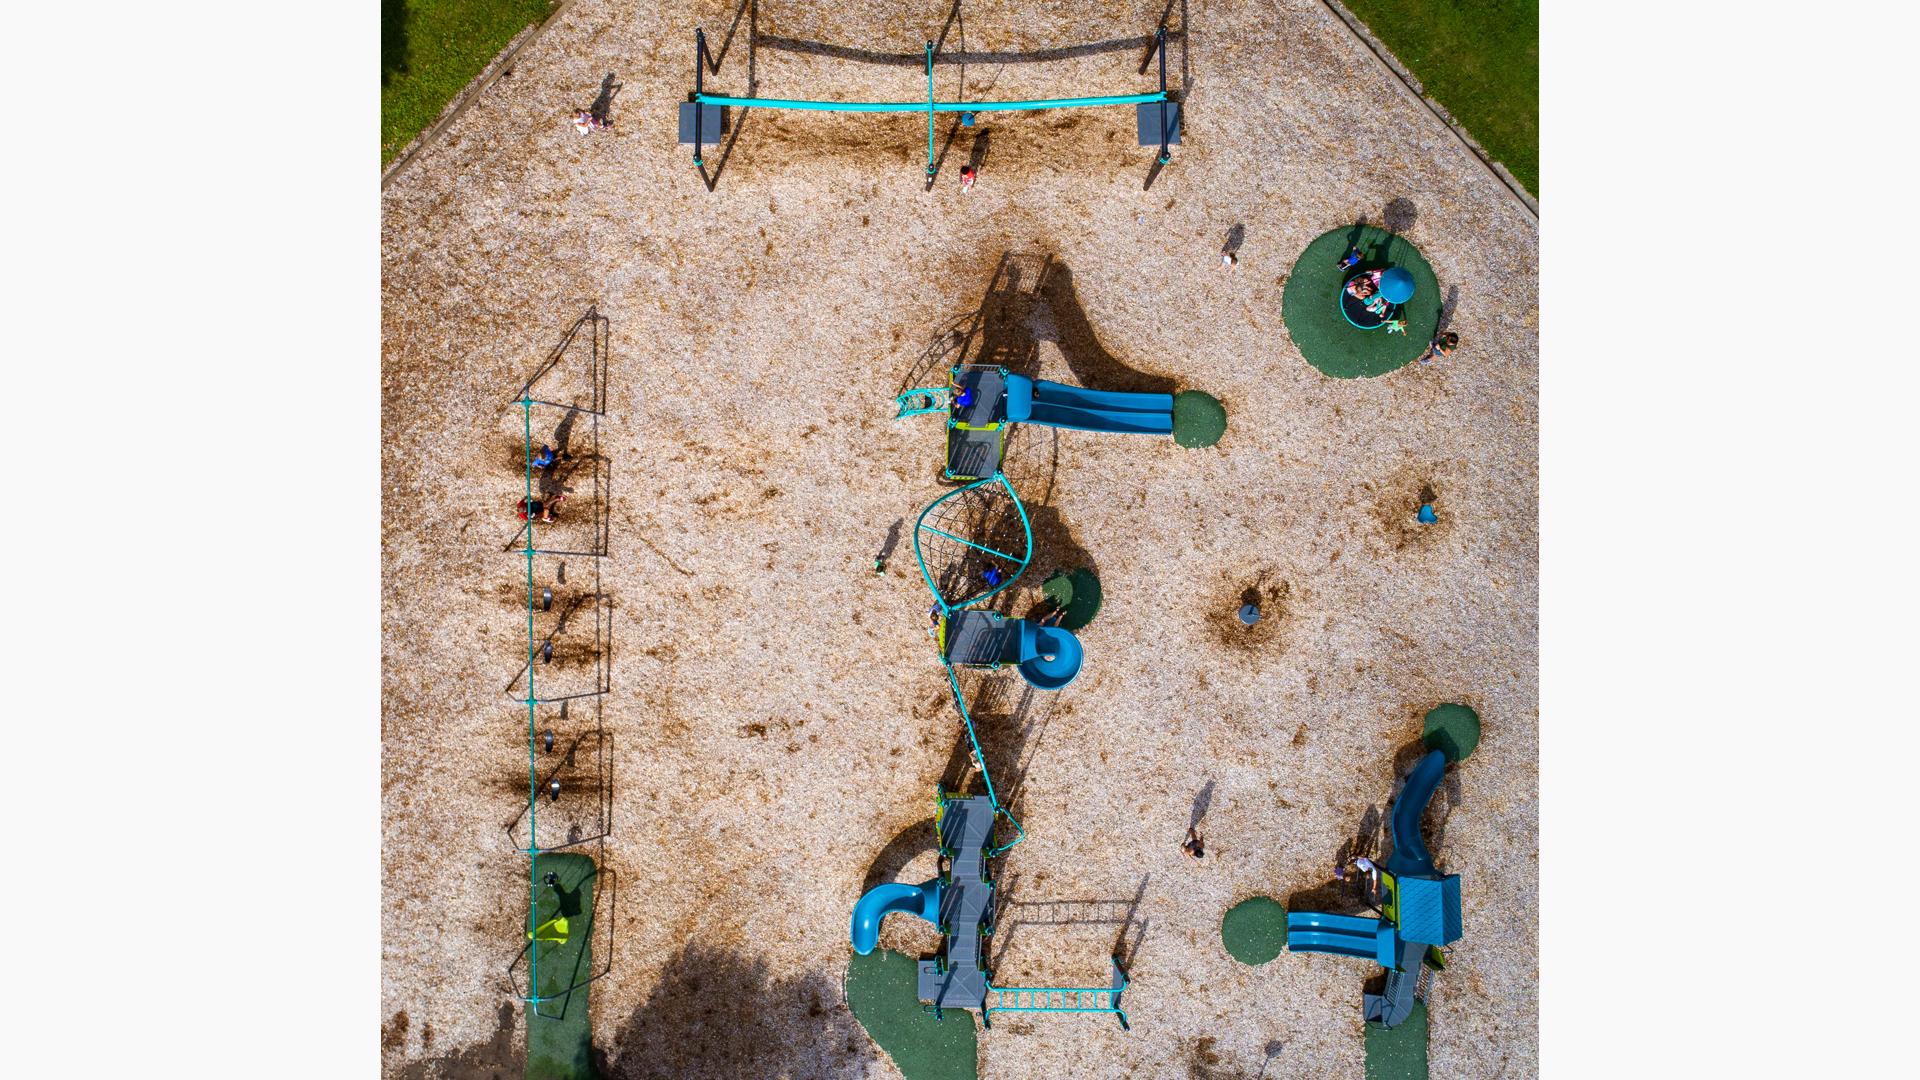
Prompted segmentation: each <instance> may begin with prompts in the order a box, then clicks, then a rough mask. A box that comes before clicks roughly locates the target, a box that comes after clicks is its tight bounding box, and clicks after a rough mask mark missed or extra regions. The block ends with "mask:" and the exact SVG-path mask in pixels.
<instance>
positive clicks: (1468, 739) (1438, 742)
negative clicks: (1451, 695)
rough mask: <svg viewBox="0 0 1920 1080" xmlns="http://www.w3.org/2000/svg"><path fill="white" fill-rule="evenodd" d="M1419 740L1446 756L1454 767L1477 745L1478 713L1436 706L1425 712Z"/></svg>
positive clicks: (1446, 706) (1461, 708) (1464, 709)
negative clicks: (1425, 717)
mask: <svg viewBox="0 0 1920 1080" xmlns="http://www.w3.org/2000/svg"><path fill="white" fill-rule="evenodd" d="M1420 740H1421V741H1422V742H1424V743H1426V744H1427V749H1429V750H1438V751H1440V752H1441V753H1444V754H1446V755H1447V760H1448V761H1449V762H1451V763H1453V764H1455V765H1458V764H1459V763H1461V762H1463V761H1465V760H1467V758H1468V756H1470V755H1471V754H1472V753H1473V751H1474V749H1475V748H1476V747H1478V746H1479V745H1480V714H1479V713H1477V712H1474V711H1473V710H1472V709H1471V708H1468V707H1467V706H1465V705H1459V704H1454V703H1448V704H1446V705H1441V706H1438V707H1436V708H1435V709H1433V711H1431V712H1429V713H1427V719H1426V723H1425V724H1424V725H1422V727H1421V731H1420Z"/></svg>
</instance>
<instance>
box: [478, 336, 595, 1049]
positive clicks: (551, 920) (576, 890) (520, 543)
mask: <svg viewBox="0 0 1920 1080" xmlns="http://www.w3.org/2000/svg"><path fill="white" fill-rule="evenodd" d="M607 340H608V320H607V318H606V316H604V315H602V314H600V312H599V310H598V308H597V307H595V306H589V307H588V308H587V311H586V313H585V314H583V315H581V316H580V318H579V319H577V320H576V321H575V322H574V323H573V325H572V327H571V328H570V329H569V330H568V331H567V333H566V335H565V336H564V337H563V338H562V339H561V341H560V343H559V344H558V345H556V346H554V348H553V349H552V351H551V352H549V354H548V355H547V357H546V359H545V361H544V362H543V363H542V365H541V366H540V367H539V368H538V369H537V370H536V371H535V373H534V374H533V376H532V377H531V378H529V379H528V380H527V381H526V383H525V384H523V385H522V386H521V388H520V390H519V393H518V395H517V396H516V397H515V399H514V400H513V401H512V403H511V404H512V405H515V406H518V407H519V411H520V420H521V424H520V428H521V431H520V434H521V441H522V446H521V460H522V463H523V472H522V495H523V498H524V499H525V500H526V501H527V502H528V503H531V502H532V501H533V500H534V499H535V498H536V496H540V497H547V496H546V492H545V491H544V490H542V489H544V488H545V487H546V485H547V483H548V482H549V481H550V480H552V478H551V477H550V476H543V477H542V478H541V484H540V488H536V486H535V466H534V447H535V445H536V444H535V439H534V435H533V417H534V410H535V409H536V407H537V408H540V409H542V410H543V411H544V410H560V411H561V412H562V413H563V414H564V415H563V418H562V419H561V421H560V426H559V427H558V428H556V431H557V432H566V433H569V434H570V433H571V432H572V430H573V424H574V422H575V421H576V420H577V419H578V418H580V417H586V418H587V419H588V421H589V432H588V435H587V440H586V442H587V444H588V445H587V446H583V447H582V448H581V453H580V455H579V458H580V459H581V462H582V464H583V465H585V466H590V468H591V474H590V475H591V477H592V494H591V501H592V504H593V509H592V510H590V512H589V519H588V522H587V524H588V539H587V540H586V541H585V542H579V541H578V540H577V539H575V540H573V541H568V542H564V545H563V546H557V547H548V546H543V544H542V543H541V541H540V538H539V536H538V535H537V531H538V530H539V529H541V528H551V527H554V526H543V525H542V523H541V522H540V520H539V517H538V516H537V515H534V514H531V513H528V514H526V515H525V517H526V521H525V523H524V524H523V525H522V526H521V528H520V530H519V532H517V533H516V534H515V535H514V537H513V539H512V540H510V541H508V544H507V546H506V548H505V549H504V550H507V551H512V552H516V553H518V554H519V555H520V556H521V558H522V560H523V562H524V569H525V574H524V580H525V584H526V612H527V652H526V663H525V665H524V666H523V667H522V668H521V669H520V671H519V672H517V673H516V674H515V676H514V678H513V679H512V680H511V681H510V682H509V683H508V684H507V687H506V693H507V695H508V696H509V697H511V698H512V699H513V700H514V701H515V702H517V703H519V704H521V705H524V706H525V708H526V717H527V785H528V794H527V805H526V810H525V811H524V812H523V813H522V814H521V815H520V816H519V817H517V818H516V819H515V820H514V821H513V822H511V823H510V824H509V825H508V826H507V831H508V834H509V837H510V838H511V840H512V843H513V845H514V850H515V852H516V853H517V854H519V855H523V856H525V857H526V859H527V913H526V920H525V925H524V927H523V929H524V934H523V935H522V943H521V947H520V949H519V951H518V953H517V955H516V956H515V957H514V959H513V962H512V963H511V964H509V965H508V968H507V975H508V981H509V984H510V985H511V986H512V987H513V992H514V996H515V997H516V998H517V999H518V1000H520V1001H522V1002H524V1003H526V1005H527V1006H528V1009H527V1015H528V1017H529V1019H530V1020H531V1019H534V1018H538V1019H540V1020H543V1021H560V1020H563V1019H572V1020H573V1021H574V1022H575V1023H581V1022H582V1021H583V1018H584V1016H585V1013H586V995H585V993H581V994H580V996H579V999H578V1000H575V999H574V993H575V991H580V990H583V989H584V988H585V987H586V986H587V985H588V984H589V983H592V982H593V981H594V980H596V979H598V978H600V977H601V976H603V975H605V974H607V973H608V972H609V971H610V970H611V963H612V949H611V947H610V946H611V941H612V939H611V933H612V922H611V920H603V919H600V918H599V915H600V913H601V902H602V899H603V897H604V899H605V902H606V905H607V908H608V910H611V909H612V906H613V899H612V895H613V889H614V886H615V882H614V874H613V871H612V870H611V869H610V868H608V867H607V866H606V859H605V858H604V850H603V851H602V857H601V858H598V859H595V858H592V857H590V856H586V855H584V854H580V853H578V852H577V850H576V851H575V852H570V853H567V854H556V853H560V852H562V851H563V849H578V848H580V847H581V846H583V845H586V844H598V845H600V846H601V847H602V848H603V849H604V845H605V841H606V838H607V837H608V836H609V835H610V834H611V824H612V815H611V807H610V798H611V787H612V784H611V775H610V770H611V760H610V754H609V753H608V749H607V739H606V733H605V722H604V715H603V709H604V703H605V698H606V695H607V694H608V693H609V692H610V691H611V689H612V686H611V676H610V672H609V668H608V664H607V643H608V638H609V636H610V635H611V625H610V623H609V622H608V621H607V617H606V610H607V609H606V604H605V597H604V596H603V595H602V593H601V585H600V562H601V560H603V559H604V558H605V557H606V555H607V554H608V550H607V517H606V514H605V509H606V508H605V506H604V501H605V492H606V491H607V490H608V484H607V482H606V477H605V468H606V465H605V461H604V460H603V458H602V456H601V453H600V434H599V430H600V429H599V424H600V420H601V418H602V417H604V416H605V415H606V401H605V398H606V389H605V387H606V381H605V380H606V369H605V364H606V355H605V353H606V347H607ZM575 350H577V351H578V352H580V353H584V354H585V356H586V359H587V363H586V365H585V366H586V373H585V374H586V378H585V380H584V383H582V382H581V380H579V379H578V378H577V376H578V374H579V373H578V372H577V371H574V370H571V368H569V367H563V363H564V361H565V360H566V359H567V358H568V357H570V356H571V355H574V352H575ZM577 366H578V365H577V364H576V365H573V367H577ZM568 375H572V376H576V378H575V379H574V380H573V382H574V385H572V386H571V387H556V389H555V390H554V391H547V390H546V389H545V388H544V387H543V386H542V383H543V381H544V380H548V379H552V380H553V382H554V383H556V384H558V383H562V382H565V381H566V379H565V378H564V376H568ZM560 398H571V400H555V399H560ZM558 441H560V442H561V443H562V445H563V447H564V444H565V441H566V440H565V436H562V437H560V438H559V439H558ZM552 482H554V483H556V484H557V483H558V482H559V481H558V480H552ZM523 505H525V504H523ZM577 534H578V530H577V529H576V530H572V531H571V532H570V535H574V536H576V537H577ZM537 558H558V559H560V560H561V561H560V562H558V563H557V566H556V577H555V580H554V581H553V582H552V583H542V584H540V585H536V583H535V580H534V578H535V572H534V571H535V560H536V559H537ZM566 558H584V559H587V560H590V561H591V562H590V565H591V566H592V567H593V570H592V577H591V585H590V588H591V593H590V594H588V595H586V596H580V597H576V598H575V599H574V600H573V601H572V602H570V603H569V604H567V605H566V606H565V607H564V608H563V609H562V610H561V611H560V613H559V615H558V618H557V621H556V622H555V623H554V625H553V627H552V628H551V629H550V630H548V631H547V632H546V633H545V634H541V633H540V632H539V631H538V629H537V628H536V622H537V616H538V615H539V614H542V613H547V612H551V611H552V610H553V608H554V590H555V588H556V586H558V587H562V588H564V586H565V583H566V575H565V562H564V560H565V559H566ZM588 601H591V603H592V606H593V645H592V683H591V685H590V686H588V687H585V688H565V689H563V690H562V691H561V692H558V693H556V692H554V691H552V690H547V689H545V684H544V683H540V684H539V685H536V682H537V681H538V680H542V679H544V678H545V677H546V676H544V675H542V674H541V671H542V669H545V668H548V667H550V666H551V665H552V663H553V660H554V655H555V647H554V646H555V640H556V638H558V637H560V636H561V635H562V634H564V633H565V631H566V628H567V627H568V624H569V620H570V619H571V618H572V616H573V615H574V613H575V612H576V611H577V610H578V608H580V607H581V606H583V605H584V604H586V603H587V602H588ZM543 693H544V694H545V696H542V695H543ZM575 705H578V706H580V708H578V709H572V708H570V707H571V706H575ZM589 706H590V707H591V711H590V712H588V713H587V715H588V716H589V717H591V723H592V725H593V726H592V728H591V729H584V730H583V729H576V730H572V731H567V730H566V728H567V725H568V723H569V721H570V715H569V714H570V712H573V713H579V712H583V711H585V710H586V709H587V707H589ZM543 707H547V708H555V709H557V717H558V720H557V723H556V721H555V720H554V719H553V718H551V717H550V718H549V719H548V720H547V721H546V722H545V726H546V730H547V734H546V736H544V737H543V736H542V735H541V734H540V728H541V726H542V722H541V720H540V718H539V710H540V709H541V708H543ZM556 726H558V727H560V728H562V730H563V731H565V736H566V739H567V745H568V749H567V751H566V753H565V756H564V764H556V765H553V766H551V767H550V768H549V769H548V770H547V771H546V772H545V773H544V774H543V772H542V769H541V766H540V754H541V753H542V751H543V749H544V750H547V751H549V752H550V751H551V750H552V749H553V741H552V740H553V731H554V728H555V727H556ZM582 747H586V748H587V749H586V753H585V754H584V755H580V756H583V757H585V758H586V759H587V760H588V761H590V762H592V776H591V779H590V781H589V782H588V783H587V784H585V785H582V784H580V783H579V779H580V778H581V777H583V776H584V775H585V771H584V770H582V771H581V772H577V773H573V774H569V776H568V782H569V785H571V787H570V789H569V790H570V792H572V794H573V795H574V797H575V798H576V799H577V798H578V796H579V795H580V794H584V793H582V792H579V791H578V790H577V789H578V788H579V787H582V786H585V787H587V788H589V789H590V793H591V794H592V796H593V799H592V806H593V808H594V816H593V819H592V820H590V821H589V822H588V825H587V828H586V829H582V828H580V827H579V824H578V823H577V822H576V823H575V826H574V827H573V828H569V829H568V830H566V832H565V833H554V830H553V829H552V828H547V829H544V830H543V828H542V825H541V818H540V796H541V794H542V792H548V793H549V802H550V804H551V803H553V802H557V799H558V795H557V792H558V791H559V790H560V789H559V788H558V787H555V786H554V785H558V784H559V783H560V774H561V772H562V771H563V770H565V769H566V768H567V767H568V766H571V765H573V764H574V763H575V758H576V754H577V752H578V751H579V750H580V749H581V748H582ZM549 760H553V759H552V758H550V759H549ZM522 830H524V836H523V835H522ZM588 830H591V834H589V832H588ZM550 834H552V835H550ZM569 859H572V860H574V861H575V862H576V863H580V864H581V865H584V867H585V869H584V871H581V870H577V869H576V868H575V866H574V865H572V864H569V863H568V862H567V860H569ZM582 893H585V894H587V895H588V896H590V898H591V902H590V906H588V905H586V904H583V903H582V902H581V894H582ZM600 926H605V927H606V947H604V948H603V960H604V966H601V967H599V968H598V970H596V969H595V966H594V965H593V964H592V963H590V962H588V957H589V954H590V950H591V946H592V942H593V940H594V938H595V936H596V929H597V928H598V927H600ZM523 966H524V968H525V970H524V972H523V971H522V970H521V969H522V967H523ZM528 1035H529V1041H530V1044H531V1043H532V1042H533V1041H535V1040H534V1035H535V1032H534V1031H533V1030H532V1029H531V1028H530V1029H529V1032H528Z"/></svg>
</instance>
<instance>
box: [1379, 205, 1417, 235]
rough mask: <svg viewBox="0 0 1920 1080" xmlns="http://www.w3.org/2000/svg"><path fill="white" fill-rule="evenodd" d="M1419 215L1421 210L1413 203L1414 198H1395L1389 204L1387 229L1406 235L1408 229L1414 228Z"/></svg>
mask: <svg viewBox="0 0 1920 1080" xmlns="http://www.w3.org/2000/svg"><path fill="white" fill-rule="evenodd" d="M1419 216H1420V211H1419V209H1418V208H1417V207H1415V206H1414V205H1413V200H1412V199H1408V198H1404V197H1402V198H1398V199H1395V200H1393V201H1392V202H1390V203H1388V204H1387V209H1386V225H1387V231H1388V232H1390V233H1399V234H1401V235H1402V236H1404V235H1406V232H1407V230H1408V229H1411V228H1413V222H1414V219H1415V218H1417V217H1419Z"/></svg>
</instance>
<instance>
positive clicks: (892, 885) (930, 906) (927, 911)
mask: <svg viewBox="0 0 1920 1080" xmlns="http://www.w3.org/2000/svg"><path fill="white" fill-rule="evenodd" d="M940 892H941V885H940V879H939V878H934V879H933V880H932V881H929V882H926V883H924V884H921V885H908V884H907V883H905V882H902V881H890V882H888V883H887V884H885V885H875V886H874V887H873V888H871V889H869V890H867V894H866V895H865V896H862V897H861V898H860V902H859V903H857V904H855V905H853V951H854V952H857V953H859V954H860V955H861V956H865V955H867V954H868V953H870V952H872V951H873V947H874V946H875V945H877V944H879V941H880V920H881V919H884V918H886V917H887V916H888V915H891V914H893V913H894V912H896V911H904V912H906V913H907V914H909V915H918V916H920V917H921V918H923V919H925V920H927V921H928V922H930V923H932V924H933V925H935V926H939V925H940Z"/></svg>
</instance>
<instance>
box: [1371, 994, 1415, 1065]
mask: <svg viewBox="0 0 1920 1080" xmlns="http://www.w3.org/2000/svg"><path fill="white" fill-rule="evenodd" d="M1366 1027H1367V1080H1427V1003H1426V1002H1424V1001H1415V1002H1414V1003H1413V1014H1412V1015H1411V1016H1408V1017H1407V1019H1406V1022H1405V1023H1403V1024H1401V1025H1400V1026H1399V1027H1396V1028H1392V1029H1388V1028H1384V1027H1381V1026H1380V1025H1379V1024H1368V1025H1366Z"/></svg>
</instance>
